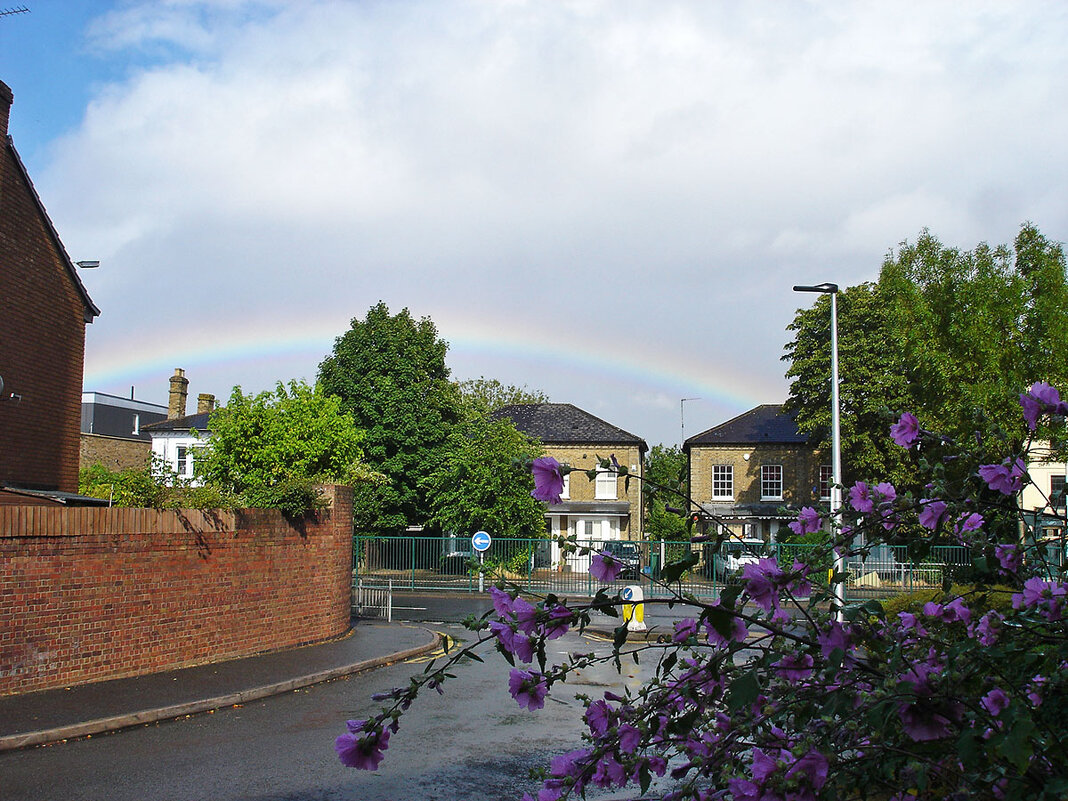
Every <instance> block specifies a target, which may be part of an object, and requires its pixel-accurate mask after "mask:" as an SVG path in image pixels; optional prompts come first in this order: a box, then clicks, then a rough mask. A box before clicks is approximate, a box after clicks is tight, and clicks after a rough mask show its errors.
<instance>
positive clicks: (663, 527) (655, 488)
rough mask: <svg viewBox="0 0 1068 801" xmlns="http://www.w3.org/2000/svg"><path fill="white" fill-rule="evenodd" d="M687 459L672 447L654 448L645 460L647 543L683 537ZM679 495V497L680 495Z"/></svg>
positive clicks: (687, 472) (684, 528)
mask: <svg viewBox="0 0 1068 801" xmlns="http://www.w3.org/2000/svg"><path fill="white" fill-rule="evenodd" d="M688 476H689V460H688V459H687V458H686V454H685V453H683V452H682V450H681V449H680V448H677V447H675V446H674V445H654V446H653V448H652V450H650V451H649V453H648V454H647V455H646V457H645V479H646V481H645V482H644V485H643V487H642V489H643V491H644V492H645V536H646V537H647V538H648V539H650V540H674V539H681V538H682V537H684V536H686V534H687V529H686V518H685V516H684V515H685V513H679V512H672V511H668V509H667V507H669V506H670V507H672V508H673V509H685V508H686V506H687V504H686V501H685V494H686V491H687V478H688ZM680 493H681V494H680Z"/></svg>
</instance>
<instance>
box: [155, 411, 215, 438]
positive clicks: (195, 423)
mask: <svg viewBox="0 0 1068 801" xmlns="http://www.w3.org/2000/svg"><path fill="white" fill-rule="evenodd" d="M209 416H211V412H201V413H200V414H187V415H186V416H185V417H175V418H173V419H171V420H160V421H159V422H158V423H149V424H148V425H146V426H141V430H142V431H150V432H152V433H154V434H155V433H162V432H166V431H190V430H192V429H194V428H195V429H196V430H197V431H199V432H200V433H201V434H204V433H208V432H210V431H211V429H210V428H208V417H209Z"/></svg>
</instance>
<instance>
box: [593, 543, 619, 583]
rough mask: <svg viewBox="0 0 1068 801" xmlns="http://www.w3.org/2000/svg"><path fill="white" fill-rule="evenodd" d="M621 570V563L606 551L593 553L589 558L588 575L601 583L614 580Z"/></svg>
mask: <svg viewBox="0 0 1068 801" xmlns="http://www.w3.org/2000/svg"><path fill="white" fill-rule="evenodd" d="M622 572H623V563H622V562H620V561H619V560H618V559H615V558H614V557H613V556H612V554H610V553H608V552H607V551H601V552H600V553H595V554H594V555H593V559H592V560H590V575H591V576H593V577H594V578H595V579H597V580H598V581H600V582H602V583H607V582H610V581H615V580H616V579H617V578H619V575H620V573H622Z"/></svg>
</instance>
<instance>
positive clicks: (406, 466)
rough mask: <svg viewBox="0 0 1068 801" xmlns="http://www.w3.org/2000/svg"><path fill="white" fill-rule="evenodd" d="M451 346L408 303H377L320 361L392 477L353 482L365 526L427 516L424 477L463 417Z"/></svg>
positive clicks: (395, 528)
mask: <svg viewBox="0 0 1068 801" xmlns="http://www.w3.org/2000/svg"><path fill="white" fill-rule="evenodd" d="M447 350H448V343H447V342H445V341H444V340H442V339H441V338H439V337H438V331H437V328H436V327H435V326H434V323H433V322H431V320H430V319H429V318H426V317H424V318H422V319H421V320H418V321H417V320H415V319H413V318H412V316H411V314H410V313H409V312H408V310H407V309H404V310H402V311H401V312H399V313H398V314H390V311H389V309H388V308H387V306H386V304H385V303H382V302H379V303H378V304H377V305H376V306H374V307H372V308H371V309H370V310H369V311H368V312H367V316H366V318H365V319H363V320H359V319H353V321H352V325H351V327H350V328H349V330H348V331H346V332H345V333H344V334H342V335H341V336H339V337H338V338H337V339H336V340H335V342H334V349H333V352H332V353H331V355H330V356H327V357H326V358H325V359H324V360H323V361H322V363H321V364H320V365H319V382H320V384H321V385H322V387H323V389H324V391H326V392H327V393H329V394H332V395H336V396H337V397H338V398H340V400H341V410H342V411H344V412H345V413H347V414H351V415H352V417H353V419H354V420H355V422H356V425H357V426H358V427H359V428H361V429H362V430H363V431H364V432H365V437H364V440H363V442H362V447H363V452H364V458H365V460H366V461H367V463H368V464H369V465H371V467H373V468H374V469H375V470H377V471H379V472H380V473H382V474H384V475H385V476H386V477H387V481H386V483H384V484H381V485H378V486H374V487H368V486H366V485H358V486H357V487H356V492H355V515H356V526H357V529H358V530H360V531H363V532H367V533H374V534H379V535H388V534H399V533H404V530H405V528H406V527H407V526H408V525H415V524H419V525H421V524H423V523H425V522H426V521H427V519H428V517H429V516H430V509H429V507H428V506H427V502H426V497H425V481H426V479H427V477H428V476H429V475H430V474H431V473H432V472H433V470H434V469H435V466H436V465H437V463H438V462H439V461H440V459H441V457H442V454H443V450H444V448H445V445H446V443H447V441H448V438H449V434H450V432H451V430H452V428H453V426H454V425H455V424H456V423H457V422H458V420H459V417H460V401H459V393H458V391H457V389H456V385H455V384H453V383H452V382H451V381H449V369H448V367H446V366H445V354H446V352H447Z"/></svg>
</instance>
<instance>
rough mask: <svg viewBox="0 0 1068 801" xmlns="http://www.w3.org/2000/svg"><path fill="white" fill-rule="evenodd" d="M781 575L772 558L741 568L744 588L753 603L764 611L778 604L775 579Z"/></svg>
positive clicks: (768, 610)
mask: <svg viewBox="0 0 1068 801" xmlns="http://www.w3.org/2000/svg"><path fill="white" fill-rule="evenodd" d="M781 577H782V571H781V570H780V569H779V565H778V564H777V563H776V562H775V560H774V559H767V558H765V559H761V560H759V561H758V562H757V563H756V564H755V565H754V564H748V565H746V566H745V567H743V568H742V578H743V579H744V580H745V589H746V591H747V592H748V593H749V597H750V598H752V599H753V603H755V604H756V605H757V606H759V607H761V608H762V609H763V610H764V611H765V612H770V611H771V610H772V609H773V608H774V607H777V606H778V605H779V591H778V587H777V586H776V584H775V580H776V579H778V578H781Z"/></svg>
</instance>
